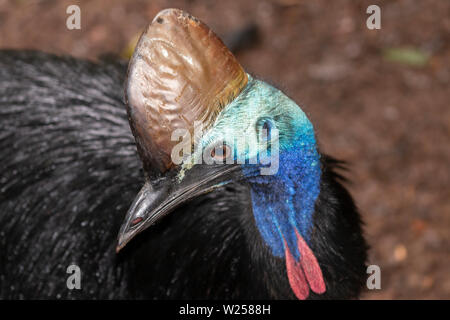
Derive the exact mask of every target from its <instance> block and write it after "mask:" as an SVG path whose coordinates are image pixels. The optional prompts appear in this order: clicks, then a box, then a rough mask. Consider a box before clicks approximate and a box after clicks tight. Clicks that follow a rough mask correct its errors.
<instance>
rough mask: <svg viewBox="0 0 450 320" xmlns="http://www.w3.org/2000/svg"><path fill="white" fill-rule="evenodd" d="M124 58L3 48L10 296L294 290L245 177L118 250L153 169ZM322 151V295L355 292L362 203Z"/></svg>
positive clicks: (2, 240) (317, 214)
mask: <svg viewBox="0 0 450 320" xmlns="http://www.w3.org/2000/svg"><path fill="white" fill-rule="evenodd" d="M125 70H126V69H125V67H124V65H121V64H118V63H117V64H114V63H110V64H107V63H100V64H94V63H91V62H87V61H80V60H75V59H72V58H61V57H56V56H53V55H48V54H43V53H36V52H17V51H3V52H1V53H0V122H1V132H0V146H1V150H2V152H1V159H0V166H1V167H0V168H1V179H0V191H1V195H0V297H1V298H151V299H165V298H295V296H294V294H293V292H292V290H291V289H290V286H289V281H288V279H287V277H286V274H285V268H286V267H285V265H286V263H285V261H284V259H283V258H282V257H277V256H275V255H274V254H273V250H272V249H271V248H270V247H269V246H268V245H267V243H266V242H265V241H264V240H263V238H262V237H261V233H260V232H259V230H258V227H257V224H256V222H255V216H254V215H253V213H252V211H253V208H252V196H251V191H250V190H251V189H250V188H249V185H248V183H244V182H235V183H233V184H229V185H226V186H223V187H221V188H220V189H218V190H216V191H214V192H212V193H208V194H206V195H202V196H199V197H197V198H195V199H193V200H191V201H190V202H187V203H185V204H184V205H182V206H181V207H179V208H178V209H176V210H175V211H174V212H173V213H171V214H170V215H169V216H167V217H165V218H164V219H163V220H162V221H161V223H159V224H157V225H156V226H154V227H152V230H151V231H150V230H149V231H148V232H145V233H143V234H141V235H140V236H139V237H138V239H136V241H133V242H132V243H130V244H129V247H127V248H125V249H124V251H123V252H121V253H120V254H119V255H116V253H115V250H114V247H115V237H116V234H117V231H118V228H119V226H120V222H121V220H122V219H123V215H124V213H125V211H126V209H127V207H128V206H129V205H130V203H131V201H132V199H133V197H134V195H135V194H136V192H137V191H138V189H139V187H140V185H141V184H142V182H143V179H142V170H141V169H140V168H141V164H140V162H139V159H138V156H137V153H136V150H135V145H134V139H133V136H132V134H131V132H130V129H129V125H128V121H127V116H126V112H125V107H124V104H123V98H122V92H123V89H122V88H123V82H124V76H125ZM320 163H321V164H320V167H321V179H320V193H319V195H318V198H317V200H316V201H315V204H314V212H313V214H312V224H313V229H312V230H313V231H312V232H311V235H310V238H309V239H308V243H309V245H310V247H311V249H312V251H313V252H314V253H315V256H316V258H317V260H318V261H319V264H320V267H321V270H322V273H323V278H324V280H325V283H326V292H325V293H324V294H322V295H316V294H314V293H312V294H311V295H310V297H311V298H318V297H321V298H354V297H357V296H358V293H359V292H360V290H361V287H362V284H363V283H364V277H365V260H366V244H365V242H364V239H363V237H362V235H361V227H360V220H359V216H358V214H357V211H356V209H355V206H354V204H353V201H352V199H351V197H350V195H349V194H348V193H347V191H346V190H345V189H344V188H343V187H342V185H341V184H340V182H339V180H340V178H339V175H337V174H335V173H334V168H335V167H336V165H335V162H333V161H332V160H330V159H329V158H327V157H325V156H322V157H321V160H320ZM294 197H295V198H301V194H296V195H294ZM71 264H76V265H78V266H79V267H80V268H81V271H82V281H81V286H82V289H81V290H69V289H68V288H67V286H66V279H67V277H68V276H69V274H67V273H66V269H67V267H68V266H69V265H71Z"/></svg>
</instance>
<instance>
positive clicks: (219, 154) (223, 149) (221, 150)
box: [211, 144, 231, 161]
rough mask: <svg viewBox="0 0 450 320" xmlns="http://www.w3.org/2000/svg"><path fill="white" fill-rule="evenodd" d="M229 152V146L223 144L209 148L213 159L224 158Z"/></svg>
mask: <svg viewBox="0 0 450 320" xmlns="http://www.w3.org/2000/svg"><path fill="white" fill-rule="evenodd" d="M230 154H231V148H230V147H229V146H228V145H226V144H223V145H221V146H216V147H215V148H213V149H212V150H211V158H213V159H214V160H218V161H221V160H224V159H226V158H228V157H229V156H230Z"/></svg>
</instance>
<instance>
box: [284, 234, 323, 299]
mask: <svg viewBox="0 0 450 320" xmlns="http://www.w3.org/2000/svg"><path fill="white" fill-rule="evenodd" d="M295 233H296V234H297V246H298V251H299V252H300V257H301V258H300V266H301V267H302V269H303V271H304V273H305V276H306V279H307V280H308V283H309V286H310V288H311V290H312V291H314V292H315V293H318V294H322V293H324V292H325V291H326V287H325V281H324V280H323V275H322V270H321V269H320V266H319V263H318V262H317V258H316V256H315V255H314V253H313V252H312V251H311V249H310V248H309V247H308V244H307V243H306V242H305V240H304V239H303V238H302V236H301V235H300V234H299V233H298V231H297V230H295ZM286 257H287V256H286Z"/></svg>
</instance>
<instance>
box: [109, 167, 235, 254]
mask: <svg viewBox="0 0 450 320" xmlns="http://www.w3.org/2000/svg"><path fill="white" fill-rule="evenodd" d="M239 168H240V166H239V165H196V166H194V167H193V168H192V169H190V170H189V171H188V172H187V173H186V175H185V177H184V178H183V180H182V181H178V180H177V179H176V178H174V176H173V175H167V176H165V177H162V178H161V179H160V180H159V181H158V183H156V184H151V183H150V182H148V181H147V182H146V183H145V184H144V186H143V187H142V189H141V191H139V193H138V195H137V196H136V198H135V199H134V201H133V203H132V204H131V207H130V209H129V210H128V213H127V215H126V217H125V220H124V222H123V224H122V226H121V228H120V231H119V236H118V243H117V247H116V252H119V251H120V250H121V249H122V248H123V247H125V245H126V244H127V243H128V242H130V241H131V239H133V238H134V237H135V236H136V235H137V234H139V233H141V232H142V231H144V230H145V229H147V228H148V227H150V226H151V225H153V224H154V223H155V222H156V221H158V220H159V219H161V218H162V217H163V216H165V215H166V214H168V213H169V212H171V211H172V210H174V209H175V208H176V207H177V206H179V205H180V204H182V203H184V202H186V201H188V200H189V199H192V198H194V197H197V196H199V195H201V194H204V193H208V192H210V191H212V190H214V189H215V188H218V187H220V186H223V185H225V184H227V183H229V182H231V181H233V180H238V179H239V178H240V177H241V175H242V172H241V170H240V169H239Z"/></svg>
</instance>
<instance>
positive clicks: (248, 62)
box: [0, 0, 450, 299]
mask: <svg viewBox="0 0 450 320" xmlns="http://www.w3.org/2000/svg"><path fill="white" fill-rule="evenodd" d="M70 4H78V5H79V6H80V8H81V30H72V31H71V30H68V29H67V28H66V19H67V17H68V15H67V14H66V8H67V6H68V5H70ZM371 4H377V5H379V6H380V7H381V29H380V30H368V29H367V28H366V19H367V17H368V15H367V14H366V8H367V7H368V6H369V5H371ZM168 7H176V8H181V9H184V10H186V11H188V12H189V13H191V14H193V15H194V16H197V17H198V18H200V19H201V20H203V21H204V22H206V23H207V24H208V25H209V26H210V27H211V28H212V29H213V30H215V31H216V33H217V34H219V35H220V36H222V37H223V39H224V40H225V41H226V42H228V43H233V41H235V40H236V39H239V35H241V36H242V35H243V36H244V38H243V39H244V41H243V42H242V43H243V44H245V42H246V41H247V42H248V45H243V46H241V47H240V48H241V50H239V51H238V54H237V56H238V59H239V60H240V61H241V63H242V64H243V66H244V67H245V68H246V70H247V71H249V72H250V73H253V74H255V75H257V76H259V77H261V78H262V79H266V80H269V81H270V82H271V83H274V84H276V85H277V86H278V87H280V88H281V89H282V90H284V91H285V92H286V93H287V94H288V95H290V96H291V97H292V98H293V99H294V100H296V101H297V102H298V103H299V104H300V105H301V106H302V107H303V109H304V110H305V111H306V112H307V114H309V116H310V117H311V119H312V122H313V123H314V124H315V126H316V130H317V134H318V137H319V140H320V144H321V146H322V149H323V150H324V151H325V152H327V153H329V154H332V155H334V156H336V157H338V158H341V159H344V160H347V161H349V162H350V164H351V166H350V168H351V172H350V173H349V177H350V178H351V180H352V181H353V183H352V185H350V189H351V192H352V194H353V195H354V197H355V199H356V202H357V204H358V206H359V207H360V209H361V212H362V215H363V219H364V221H365V223H366V234H367V238H368V240H369V242H370V244H371V246H372V249H371V252H370V263H371V264H377V265H379V266H380V267H381V273H382V284H381V285H382V289H381V290H374V291H369V290H367V292H366V293H365V294H364V295H363V298H367V299H379V298H381V299H391V298H394V299H402V298H407V299H421V298H426V299H428V298H438V299H442V298H446V299H449V298H450V275H449V273H450V249H449V248H450V237H449V233H450V231H449V229H450V188H449V187H450V173H449V169H448V167H449V165H450V108H449V98H450V90H449V84H450V1H445V0H434V1H433V0H427V1H412V0H402V1H377V2H375V1H350V0H348V1H345V0H339V1H336V0H335V1H330V0H320V1H315V0H314V1H306V0H305V1H304V0H273V1H267V0H266V1H264V0H263V1H257V0H249V1H217V2H213V1H194V0H191V1H163V0H155V1H138V0H136V1H106V0H99V1H74V0H72V1H50V0H47V1H25V0H15V1H14V0H11V1H6V0H0V48H29V49H39V50H44V51H47V52H53V53H58V54H70V55H73V56H76V57H80V58H89V59H96V58H97V57H98V56H99V55H103V54H105V53H113V54H116V55H121V56H126V55H127V54H129V52H130V46H131V45H132V43H133V40H132V39H133V38H134V39H135V38H136V36H137V35H139V33H140V32H141V31H142V30H143V28H144V27H145V25H146V24H147V23H148V22H149V21H151V20H152V19H153V17H154V16H155V14H156V13H157V12H158V11H159V10H161V9H164V8H168ZM252 28H253V30H254V29H255V28H256V29H257V30H258V34H259V36H258V37H255V36H254V34H253V33H252V32H250V33H248V32H247V33H246V32H245V30H247V31H248V30H252ZM245 36H247V38H248V39H245ZM236 37H237V38H236ZM242 43H241V44H242Z"/></svg>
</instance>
